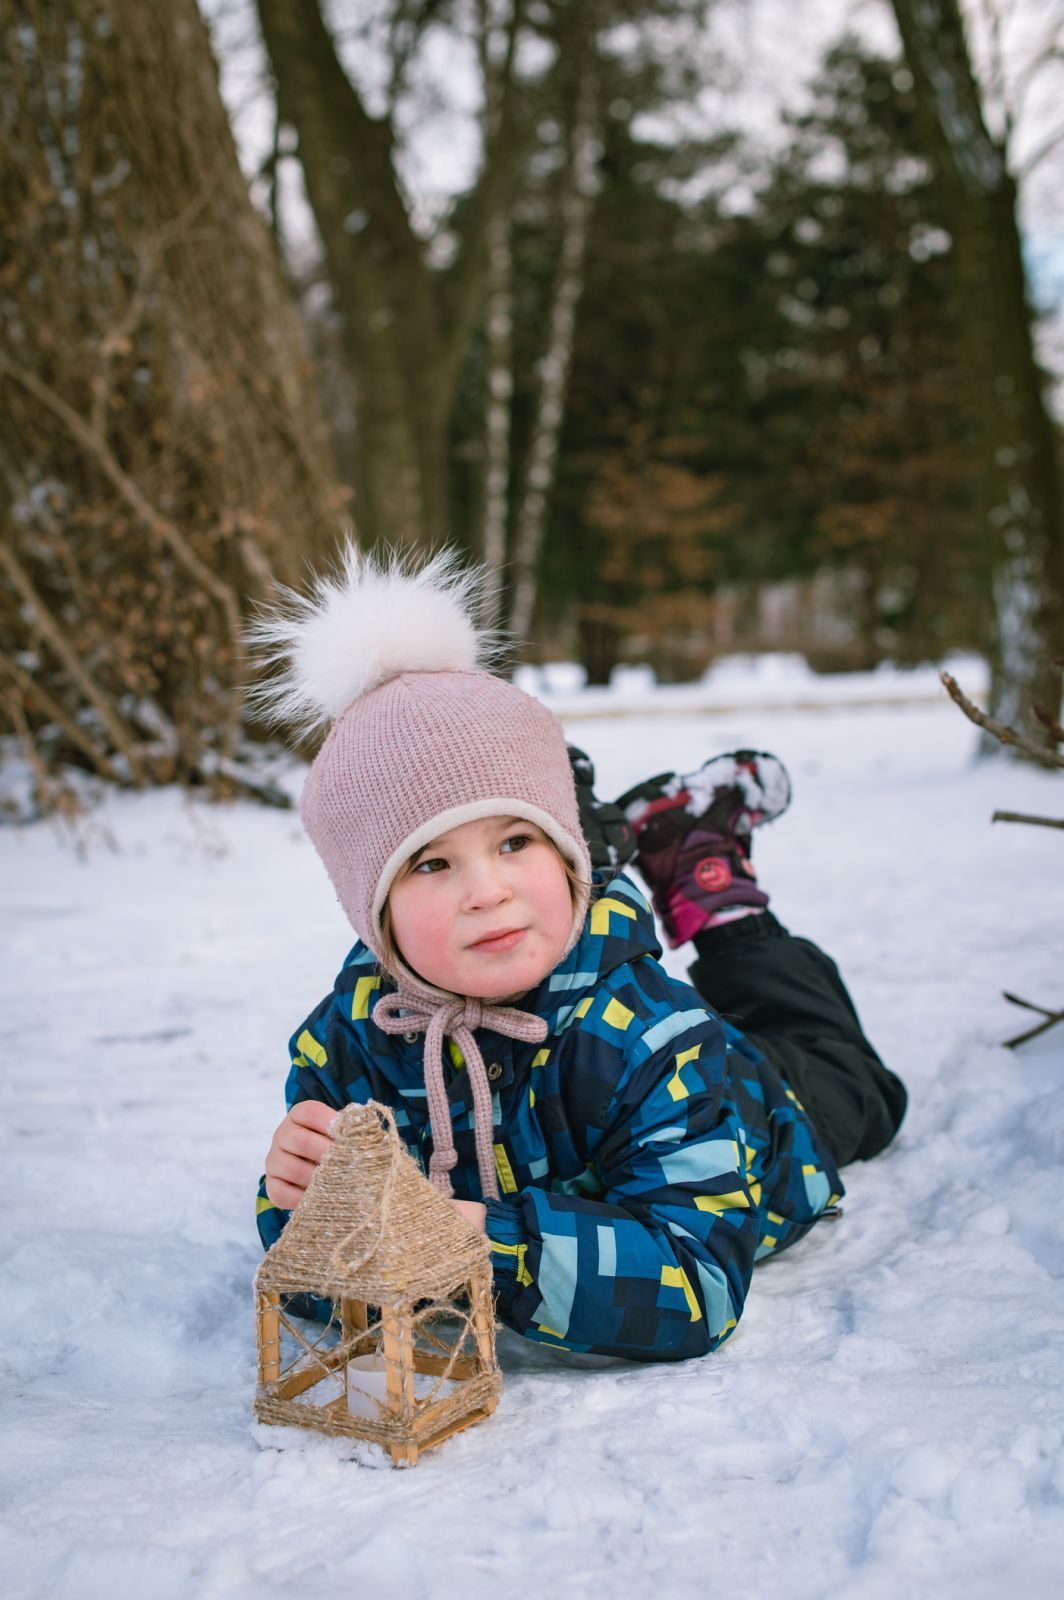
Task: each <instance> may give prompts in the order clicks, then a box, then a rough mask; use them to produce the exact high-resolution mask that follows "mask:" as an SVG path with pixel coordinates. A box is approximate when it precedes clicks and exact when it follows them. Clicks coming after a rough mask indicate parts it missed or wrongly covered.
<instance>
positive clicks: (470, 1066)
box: [373, 989, 549, 1200]
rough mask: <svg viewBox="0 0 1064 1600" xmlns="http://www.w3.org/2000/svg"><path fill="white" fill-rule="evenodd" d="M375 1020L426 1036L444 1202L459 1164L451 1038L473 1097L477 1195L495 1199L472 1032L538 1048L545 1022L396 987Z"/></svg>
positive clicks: (438, 1183) (435, 1171)
mask: <svg viewBox="0 0 1064 1600" xmlns="http://www.w3.org/2000/svg"><path fill="white" fill-rule="evenodd" d="M373 1021H374V1022H375V1023H376V1025H377V1027H378V1028H380V1030H381V1032H382V1033H391V1034H399V1033H421V1032H424V1034H425V1051H424V1070H425V1090H426V1093H427V1095H428V1103H429V1120H430V1122H431V1124H432V1156H431V1159H430V1161H429V1181H430V1182H431V1183H433V1184H434V1185H435V1187H436V1188H437V1189H438V1190H439V1191H440V1193H441V1194H444V1195H446V1196H447V1197H448V1198H450V1197H451V1196H452V1195H453V1193H454V1190H453V1189H452V1187H451V1179H450V1176H449V1174H450V1172H451V1169H452V1168H453V1167H454V1166H455V1165H456V1164H457V1161H458V1154H457V1152H456V1150H455V1148H454V1132H453V1130H452V1127H451V1108H450V1106H449V1104H448V1102H447V1091H446V1089H445V1088H444V1083H443V1042H444V1039H445V1038H446V1037H448V1036H449V1037H450V1038H452V1039H453V1040H454V1042H455V1044H456V1045H457V1046H458V1048H459V1050H460V1051H461V1052H462V1056H463V1058H464V1060H465V1066H466V1071H467V1072H468V1073H469V1085H470V1088H471V1090H472V1093H473V1126H474V1135H475V1138H476V1147H477V1168H478V1170H479V1172H480V1187H481V1192H482V1193H483V1196H484V1198H485V1199H486V1200H487V1199H489V1198H490V1199H492V1200H497V1199H498V1198H499V1186H498V1183H497V1181H496V1177H495V1151H494V1148H493V1140H492V1131H493V1127H494V1119H493V1116H492V1106H491V1090H490V1088H489V1087H488V1075H487V1072H486V1071H485V1069H484V1057H483V1056H482V1055H481V1053H480V1047H479V1045H478V1044H477V1041H476V1038H475V1030H476V1029H477V1028H490V1029H491V1031H492V1032H493V1033H501V1034H504V1035H505V1037H506V1038H508V1039H519V1040H521V1041H522V1042H523V1043H525V1044H541V1043H542V1042H543V1040H544V1039H545V1038H546V1037H547V1034H548V1032H549V1029H548V1026H547V1020H546V1018H545V1017H537V1016H533V1015H532V1013H531V1012H529V1011H520V1010H518V1008H517V1007H516V1006H493V1005H491V1004H490V1003H488V1002H486V1001H484V1000H475V999H468V998H463V997H462V996H459V995H453V996H447V995H441V996H440V998H439V999H438V1000H437V999H434V998H431V997H430V996H428V995H412V994H409V993H407V992H406V991H405V990H403V989H397V990H396V991H395V992H394V993H393V994H386V995H382V996H381V998H380V999H379V1000H378V1001H377V1004H376V1005H375V1006H374V1007H373Z"/></svg>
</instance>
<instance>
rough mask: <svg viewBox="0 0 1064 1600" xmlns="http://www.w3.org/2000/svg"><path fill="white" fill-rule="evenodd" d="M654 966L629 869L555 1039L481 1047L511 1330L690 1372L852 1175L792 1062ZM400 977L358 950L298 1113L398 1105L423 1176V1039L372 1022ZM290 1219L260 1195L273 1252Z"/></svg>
mask: <svg viewBox="0 0 1064 1600" xmlns="http://www.w3.org/2000/svg"><path fill="white" fill-rule="evenodd" d="M660 954H661V947H660V945H659V944H658V942H657V939H656V937H655V933H654V922H653V917H652V915H651V912H650V908H649V907H648V905H647V903H646V900H645V899H644V898H643V896H642V894H641V893H640V892H639V890H638V889H637V888H636V887H635V885H634V884H633V883H632V882H631V881H630V880H629V879H628V878H626V877H624V876H623V875H620V876H618V877H615V878H613V879H611V880H610V881H608V883H606V884H605V887H604V889H603V890H602V892H601V893H600V895H599V898H598V899H596V900H593V902H592V905H591V908H590V910H589V912H588V918H587V923H586V924H585V928H584V933H583V935H582V937H581V939H580V940H579V942H578V943H577V945H576V946H575V948H574V949H573V950H572V951H571V952H570V954H569V955H568V956H567V957H566V958H565V960H564V961H563V962H561V964H560V965H559V966H558V967H556V968H555V970H554V971H553V972H552V973H550V974H549V976H548V977H546V978H545V979H544V980H543V982H542V983H541V984H540V985H539V987H538V988H537V989H536V990H534V991H533V992H532V993H531V994H529V995H528V996H526V998H525V999H524V1001H523V1002H522V1009H524V1010H529V1011H532V1010H534V1011H536V1012H538V1013H539V1014H540V1015H542V1016H544V1017H545V1018H546V1019H547V1022H548V1023H549V1025H550V1034H549V1035H548V1038H547V1041H546V1043H545V1044H544V1045H542V1046H537V1045H530V1044H522V1043H520V1042H519V1041H515V1040H511V1039H507V1038H504V1037H502V1036H501V1035H499V1034H496V1033H493V1032H491V1031H490V1030H489V1029H484V1030H482V1031H481V1033H480V1034H479V1035H478V1039H479V1042H480V1046H481V1050H482V1052H483V1055H484V1060H485V1063H486V1064H487V1065H488V1078H489V1082H490V1084H491V1088H492V1097H493V1103H494V1119H495V1126H494V1145H495V1165H496V1171H497V1173H498V1181H499V1194H500V1198H499V1199H498V1200H488V1202H487V1211H488V1215H487V1231H488V1237H489V1241H490V1243H491V1248H492V1263H493V1269H494V1286H495V1292H496V1299H497V1311H498V1315H499V1317H500V1320H501V1321H502V1322H504V1323H505V1324H506V1325H507V1326H509V1327H511V1328H513V1329H515V1330H516V1331H517V1332H518V1333H521V1334H524V1335H525V1336H526V1337H527V1338H530V1339H535V1340H538V1341H540V1342H542V1343H544V1344H547V1345H554V1346H556V1347H559V1346H560V1347H563V1348H565V1349H569V1350H585V1351H586V1350H593V1351H597V1352H600V1353H603V1354H607V1355H615V1356H627V1357H629V1358H631V1359H634V1360H643V1361H678V1360H683V1359H685V1358H687V1357H689V1356H700V1355H703V1354H705V1352H706V1351H709V1350H713V1349H715V1348H716V1346H717V1345H718V1344H720V1343H721V1341H722V1340H724V1339H726V1338H727V1337H728V1335H729V1334H730V1333H731V1331H732V1329H733V1328H734V1327H735V1325H736V1323H737V1322H738V1320H739V1317H740V1315H741V1313H742V1309H743V1302H744V1300H745V1298H746V1292H747V1289H748V1288H749V1285H750V1277H751V1273H752V1270H753V1266H754V1262H755V1261H756V1260H758V1259H760V1258H762V1257H764V1256H767V1255H769V1254H770V1253H775V1252H778V1251H779V1250H781V1249H783V1248H784V1246H786V1245H789V1244H792V1243H793V1242H794V1241H795V1240H796V1239H799V1238H801V1236H802V1234H804V1233H805V1232H807V1230H808V1229H809V1228H810V1227H811V1226H812V1224H813V1223H814V1222H815V1221H816V1219H817V1218H818V1217H819V1216H820V1215H821V1214H822V1213H823V1212H824V1210H825V1209H826V1208H827V1207H828V1206H829V1205H831V1204H833V1203H834V1201H835V1200H837V1199H838V1197H839V1196H840V1195H841V1193H842V1184H841V1182H840V1180H839V1175H838V1172H837V1170H836V1168H835V1165H834V1163H833V1161H832V1159H831V1157H830V1155H829V1154H828V1153H827V1151H826V1150H825V1148H824V1146H823V1145H822V1144H821V1142H820V1140H819V1138H818V1136H817V1133H816V1131H815V1129H814V1127H813V1125H812V1123H811V1122H810V1121H809V1118H808V1117H807V1116H806V1114H805V1112H804V1111H803V1110H802V1108H801V1106H800V1105H799V1103H798V1101H797V1100H796V1098H795V1096H794V1094H793V1093H792V1092H791V1090H790V1089H789V1088H788V1087H787V1085H786V1084H785V1083H784V1082H783V1081H782V1080H781V1078H780V1076H779V1074H778V1073H777V1072H776V1070H775V1069H774V1068H773V1067H772V1066H771V1065H770V1064H769V1063H768V1062H767V1061H766V1059H765V1057H764V1056H763V1055H762V1053H761V1052H760V1051H759V1050H757V1049H756V1048H755V1047H754V1046H753V1044H752V1043H751V1042H750V1041H749V1040H747V1039H745V1038H744V1037H743V1035H742V1034H741V1033H739V1032H738V1030H737V1029H735V1028H734V1027H732V1026H731V1025H730V1024H728V1023H726V1022H722V1021H721V1019H720V1018H719V1017H718V1016H717V1015H716V1014H715V1012H713V1011H712V1010H711V1009H710V1008H709V1007H708V1006H707V1005H706V1003H705V1002H704V1001H703V1000H702V999H701V997H700V996H699V995H698V994H697V993H696V992H695V990H694V989H692V988H691V987H690V986H689V985H687V984H685V983H682V982H680V981H678V980H677V979H675V978H672V977H670V976H669V975H668V974H667V973H666V972H665V970H664V968H663V967H662V966H661V965H660V963H659V961H658V960H657V959H656V958H657V957H658V956H660ZM390 987H392V985H391V983H390V980H388V979H383V980H382V978H381V976H380V972H379V969H378V967H377V964H376V960H375V957H374V956H373V954H372V953H371V952H370V951H369V950H368V949H367V948H366V947H365V945H363V944H361V943H359V944H356V945H355V948H354V949H353V950H352V951H351V954H350V955H349V956H348V958H347V960H346V962H345V963H344V966H343V969H342V971H341V972H340V975H339V977H338V978H337V980H336V983H335V986H334V988H333V991H332V993H331V994H330V995H329V996H328V997H327V998H326V999H325V1000H323V1001H322V1003H321V1004H320V1005H319V1006H318V1007H317V1009H316V1010H315V1011H313V1012H312V1013H311V1015H310V1017H309V1018H308V1019H307V1021H306V1022H305V1023H304V1024H303V1026H302V1027H301V1028H299V1029H298V1030H297V1032H296V1033H295V1035H294V1036H293V1039H292V1045H291V1052H292V1069H291V1073H290V1075H289V1078H288V1085H287V1101H288V1106H289V1109H290V1108H291V1107H292V1106H293V1105H295V1104H296V1103H297V1102H298V1101H301V1100H321V1101H323V1102H325V1104H327V1105H330V1106H335V1107H337V1108H338V1109H339V1108H340V1107H341V1106H344V1105H348V1104H350V1103H351V1102H352V1101H358V1102H365V1101H367V1100H380V1101H383V1102H385V1103H386V1104H388V1105H390V1106H392V1107H393V1108H394V1110H395V1114H396V1122H397V1125H398V1128H399V1132H400V1134H401V1135H402V1137H403V1139H404V1140H405V1142H406V1145H407V1147H408V1149H409V1150H410V1153H411V1154H412V1155H413V1156H414V1157H415V1159H416V1160H417V1161H418V1162H419V1163H420V1164H421V1165H422V1167H423V1168H426V1169H427V1166H428V1156H429V1154H431V1148H432V1146H431V1139H432V1133H431V1128H430V1125H429V1115H428V1105H427V1101H426V1096H425V1085H424V1079H423V1070H422V1057H421V1051H422V1046H423V1036H422V1035H418V1036H417V1037H416V1038H415V1037H413V1036H411V1037H409V1038H406V1037H402V1036H395V1035H389V1034H385V1033H382V1032H381V1031H380V1029H379V1028H377V1027H376V1026H375V1025H374V1023H373V1021H372V1020H371V1017H370V1012H371V1011H372V1008H373V1005H374V1003H375V1002H376V1000H377V999H378V997H379V995H380V993H381V992H382V988H383V989H385V990H387V989H388V988H390ZM448 1049H449V1053H450V1059H449V1060H448V1061H447V1062H446V1065H445V1073H446V1074H447V1084H448V1098H449V1100H450V1103H451V1109H452V1118H453V1123H454V1141H455V1148H456V1150H457V1153H458V1165H457V1166H456V1167H455V1169H454V1171H453V1173H452V1174H451V1177H452V1182H453V1185H454V1192H455V1195H456V1196H457V1197H458V1198H460V1199H469V1200H479V1199H480V1198H481V1192H480V1179H479V1174H478V1171H477V1159H476V1148H475V1144H474V1137H473V1123H472V1097H471V1094H470V1091H469V1082H468V1075H467V1074H466V1073H465V1072H464V1070H463V1063H462V1058H461V1055H460V1053H459V1052H458V1051H457V1048H456V1047H455V1046H454V1045H453V1044H449V1045H448ZM288 1215H289V1213H287V1212H285V1211H281V1210H279V1209H278V1208H277V1207H276V1206H274V1205H272V1204H271V1202H270V1201H269V1200H268V1199H267V1198H266V1192H265V1188H264V1186H263V1185H261V1184H260V1188H259V1200H258V1222H259V1232H260V1234H261V1236H262V1240H263V1243H264V1244H266V1245H267V1246H268V1245H270V1244H272V1243H273V1241H274V1240H275V1239H276V1238H277V1237H278V1235H279V1234H280V1232H281V1229H282V1228H283V1227H284V1225H285V1223H286V1222H287V1220H288Z"/></svg>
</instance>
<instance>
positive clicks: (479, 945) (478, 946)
mask: <svg viewBox="0 0 1064 1600" xmlns="http://www.w3.org/2000/svg"><path fill="white" fill-rule="evenodd" d="M527 932H528V929H527V928H511V929H510V930H509V932H508V933H490V934H488V936H487V938H485V939H478V940H477V941H476V943H475V944H471V945H470V946H469V948H470V950H479V951H480V952H482V953H483V954H485V955H489V954H491V953H492V952H493V951H502V950H513V949H514V947H515V946H516V945H518V944H520V942H521V940H522V939H523V938H524V936H525V934H526V933H527Z"/></svg>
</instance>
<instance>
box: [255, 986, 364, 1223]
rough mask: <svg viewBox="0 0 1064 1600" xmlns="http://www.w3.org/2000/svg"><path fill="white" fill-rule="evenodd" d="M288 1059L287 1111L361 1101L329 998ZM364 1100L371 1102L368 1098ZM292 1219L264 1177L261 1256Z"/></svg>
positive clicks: (259, 1207) (299, 1033) (258, 1210)
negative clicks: (313, 1103)
mask: <svg viewBox="0 0 1064 1600" xmlns="http://www.w3.org/2000/svg"><path fill="white" fill-rule="evenodd" d="M288 1055H289V1060H290V1062H291V1066H290V1068H289V1072H288V1080H287V1082H286V1084H285V1109H286V1111H291V1109H292V1107H293V1106H294V1105H298V1104H299V1102H300V1101H302V1100H320V1101H321V1102H322V1103H323V1104H324V1105H327V1106H334V1107H335V1108H336V1110H337V1111H339V1110H340V1109H341V1108H342V1107H343V1106H345V1105H347V1104H349V1102H350V1101H351V1100H353V1099H357V1098H361V1097H360V1096H359V1095H358V1094H357V1093H355V1092H352V1085H351V1078H352V1072H354V1073H356V1074H357V1071H358V1067H357V1062H356V1061H355V1060H354V1057H353V1051H352V1046H351V1043H350V1041H349V1038H348V1036H347V1030H346V1029H344V1028H342V1026H340V1025H339V1022H338V1018H337V1016H336V1006H335V1001H334V998H333V996H332V995H329V996H328V997H327V998H326V999H325V1000H323V1001H322V1003H321V1005H320V1006H318V1007H317V1008H316V1010H314V1011H313V1012H311V1014H310V1016H309V1017H308V1018H307V1020H306V1022H304V1023H303V1024H302V1026H301V1027H299V1028H297V1029H296V1031H295V1033H294V1034H293V1035H292V1037H291V1039H290V1040H289V1044H288ZM364 1098H366V1099H368V1098H369V1095H368V1093H367V1094H366V1095H365V1096H364ZM291 1215H292V1213H291V1212H290V1211H284V1210H282V1208H281V1207H280V1206H275V1205H274V1203H273V1201H272V1200H271V1199H270V1198H269V1196H268V1195H267V1193H266V1176H265V1174H263V1176H262V1177H261V1178H260V1179H259V1192H258V1196H257V1198H256V1201H255V1221H256V1223H257V1225H258V1230H259V1238H260V1239H261V1240H262V1245H263V1249H264V1250H268V1249H269V1248H270V1246H271V1245H272V1244H275V1243H276V1242H277V1240H278V1239H279V1238H280V1237H281V1231H282V1229H283V1228H284V1226H285V1224H286V1223H287V1221H288V1219H289V1217H290V1216H291Z"/></svg>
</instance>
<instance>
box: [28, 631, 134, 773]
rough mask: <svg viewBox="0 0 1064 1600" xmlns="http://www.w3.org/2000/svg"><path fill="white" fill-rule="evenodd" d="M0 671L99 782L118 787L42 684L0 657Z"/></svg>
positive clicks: (102, 758) (83, 735)
mask: <svg viewBox="0 0 1064 1600" xmlns="http://www.w3.org/2000/svg"><path fill="white" fill-rule="evenodd" d="M0 671H3V672H6V673H7V674H8V676H9V677H10V678H13V679H14V681H15V683H16V684H17V685H18V687H19V689H21V691H22V693H23V694H24V695H29V696H30V697H31V698H32V699H34V700H36V702H37V704H38V705H39V706H40V708H41V710H42V711H43V712H44V714H45V716H46V717H50V718H51V719H52V721H53V722H54V723H56V725H57V726H58V727H60V728H62V730H63V732H64V733H65V734H66V736H67V738H68V739H69V740H70V742H71V744H72V745H73V746H74V748H75V749H76V750H80V751H81V753H82V755H83V756H87V757H88V759H89V760H90V761H91V762H92V765H93V767H94V768H95V769H96V771H97V772H98V773H99V774H100V777H101V778H107V779H109V780H110V782H112V783H120V782H121V781H122V780H121V776H120V774H119V772H118V770H117V769H116V768H115V767H114V766H112V764H111V762H110V761H109V760H108V759H107V756H106V755H105V753H104V752H103V751H102V750H99V749H97V747H96V745H95V744H94V743H93V741H92V740H91V739H90V738H89V736H88V734H87V733H86V732H85V730H84V728H82V727H80V726H79V725H78V723H76V722H75V721H74V718H73V717H72V716H70V715H69V714H68V713H67V712H66V711H65V710H64V709H63V707H62V706H61V705H60V704H59V701H58V700H56V699H55V697H54V696H53V695H51V694H49V692H48V690H47V689H46V688H45V687H44V685H43V684H42V683H38V682H37V680H36V678H31V677H30V675H29V673H28V672H24V671H23V670H22V668H21V667H20V666H19V664H18V662H17V661H12V660H11V659H10V657H8V656H0Z"/></svg>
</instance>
